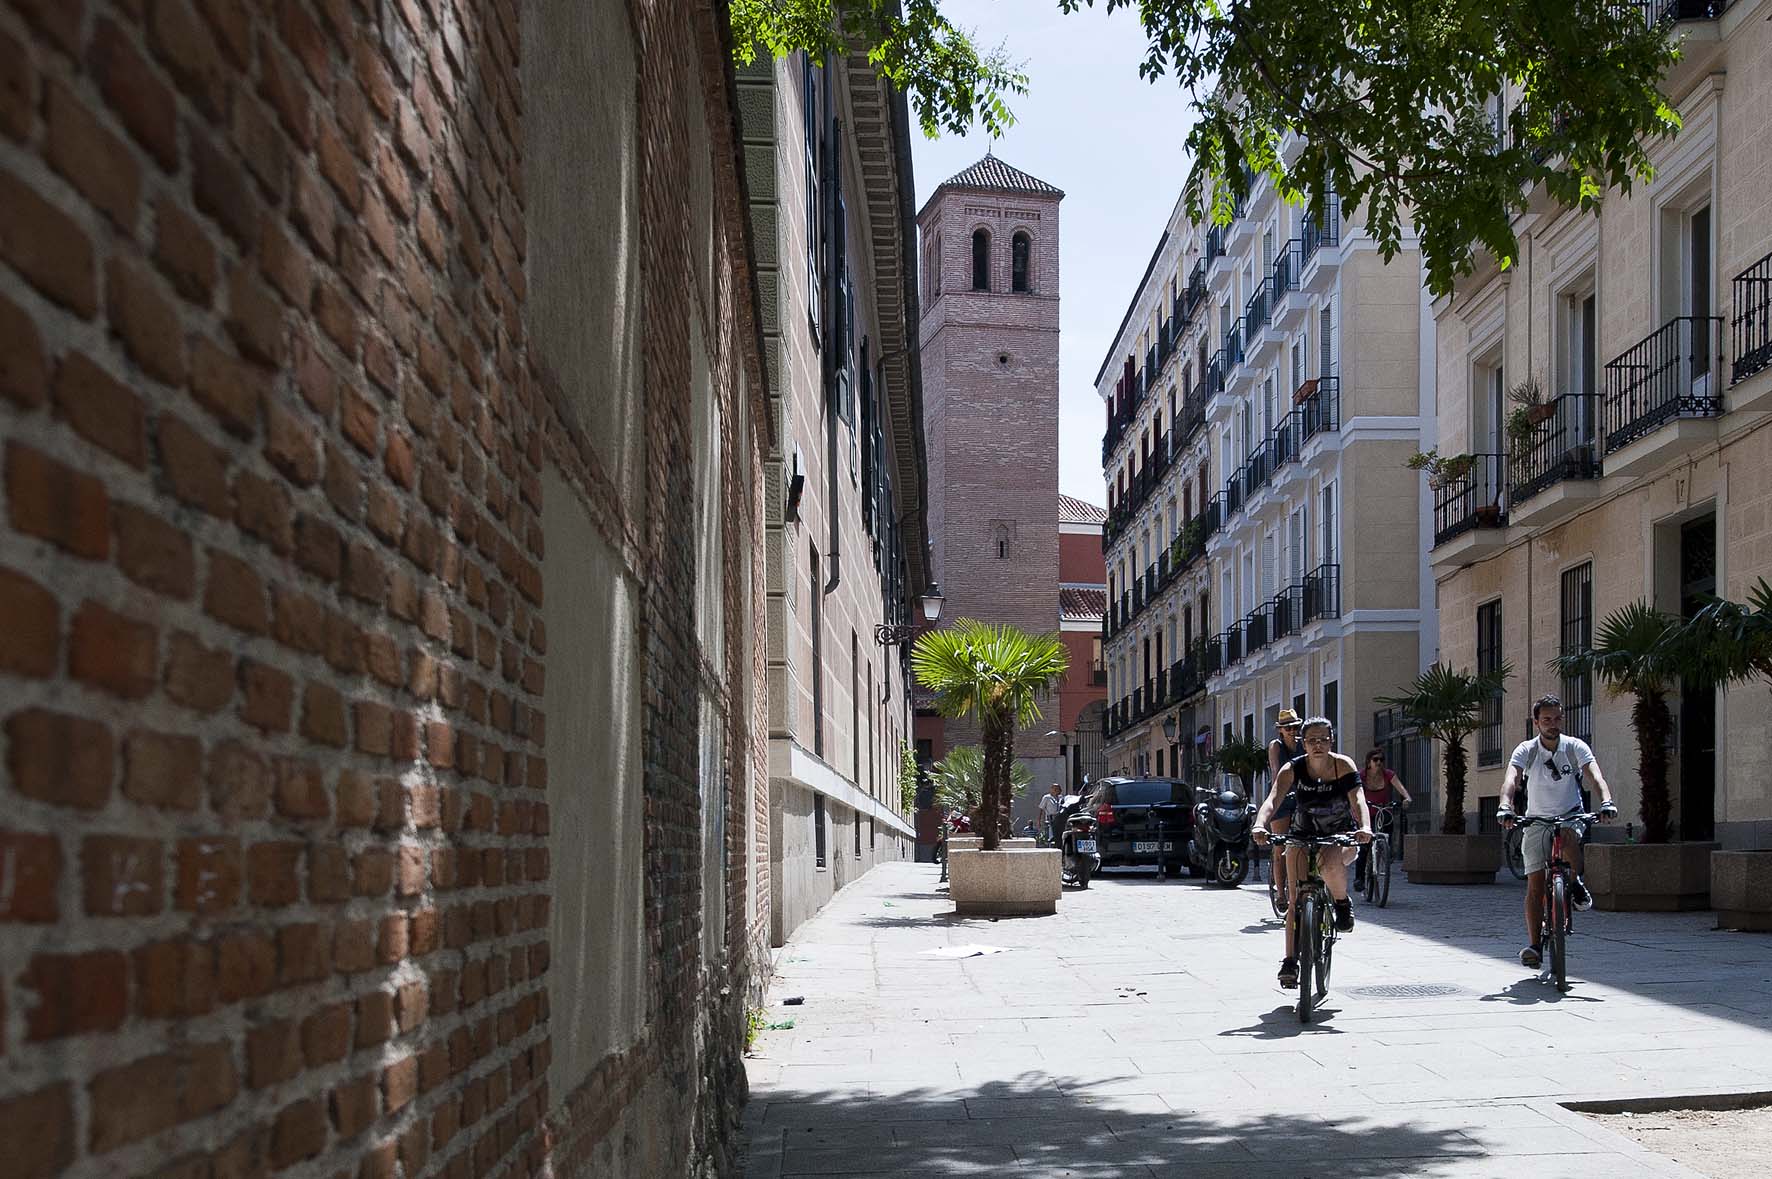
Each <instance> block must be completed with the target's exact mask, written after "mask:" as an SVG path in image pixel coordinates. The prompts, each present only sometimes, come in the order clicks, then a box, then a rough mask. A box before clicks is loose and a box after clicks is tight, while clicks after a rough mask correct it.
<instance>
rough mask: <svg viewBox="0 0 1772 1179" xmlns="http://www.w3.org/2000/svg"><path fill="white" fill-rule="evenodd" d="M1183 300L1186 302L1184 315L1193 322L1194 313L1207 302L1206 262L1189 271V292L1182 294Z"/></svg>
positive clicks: (1196, 264) (1197, 263) (1196, 263)
mask: <svg viewBox="0 0 1772 1179" xmlns="http://www.w3.org/2000/svg"><path fill="white" fill-rule="evenodd" d="M1182 298H1183V300H1184V302H1183V304H1182V305H1183V307H1184V308H1185V312H1184V314H1185V315H1186V317H1187V318H1188V320H1189V321H1192V320H1193V318H1194V312H1195V311H1197V310H1199V307H1200V304H1201V303H1204V302H1205V301H1206V263H1205V261H1204V260H1201V261H1198V262H1195V263H1194V268H1193V269H1192V270H1190V271H1188V276H1187V290H1185V291H1183V292H1182Z"/></svg>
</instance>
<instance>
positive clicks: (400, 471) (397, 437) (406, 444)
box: [382, 430, 413, 491]
mask: <svg viewBox="0 0 1772 1179" xmlns="http://www.w3.org/2000/svg"><path fill="white" fill-rule="evenodd" d="M382 465H383V466H384V467H385V469H386V470H387V472H388V478H390V479H392V480H393V481H394V482H395V483H398V484H399V485H400V486H401V487H404V488H406V489H407V490H408V491H410V490H412V485H413V456H412V440H411V439H410V438H408V437H407V436H406V435H405V434H403V433H401V432H400V431H398V430H390V431H388V437H387V448H386V449H385V450H384V451H383V452H382Z"/></svg>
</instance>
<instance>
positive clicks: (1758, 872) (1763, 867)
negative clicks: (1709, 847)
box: [1710, 851, 1772, 933]
mask: <svg viewBox="0 0 1772 1179" xmlns="http://www.w3.org/2000/svg"><path fill="white" fill-rule="evenodd" d="M1710 903H1711V908H1713V909H1715V910H1716V911H1717V928H1718V929H1752V930H1758V931H1759V932H1761V933H1768V932H1772V851H1715V852H1712V853H1711V854H1710Z"/></svg>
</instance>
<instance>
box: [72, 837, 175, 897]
mask: <svg viewBox="0 0 1772 1179" xmlns="http://www.w3.org/2000/svg"><path fill="white" fill-rule="evenodd" d="M164 858H165V850H164V849H163V848H162V847H161V845H160V841H159V840H156V839H131V838H129V837H127V836H122V835H88V836H87V837H86V838H85V839H83V840H82V841H81V843H80V866H81V873H82V877H83V884H84V892H85V903H86V912H87V914H88V915H90V916H93V917H143V916H147V915H149V914H152V913H158V912H160V911H161V910H162V909H163V908H165V907H166V866H165V864H164V863H163V860H164Z"/></svg>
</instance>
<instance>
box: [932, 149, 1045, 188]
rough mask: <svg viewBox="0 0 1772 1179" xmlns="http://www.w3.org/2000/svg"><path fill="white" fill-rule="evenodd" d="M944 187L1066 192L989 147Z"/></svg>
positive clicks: (945, 183) (952, 177) (946, 182)
mask: <svg viewBox="0 0 1772 1179" xmlns="http://www.w3.org/2000/svg"><path fill="white" fill-rule="evenodd" d="M942 187H943V188H950V187H952V188H993V189H1003V190H1006V191H1009V192H1038V193H1044V194H1045V195H1047V196H1060V197H1061V196H1063V195H1064V193H1063V192H1062V191H1060V190H1059V189H1057V188H1054V187H1053V186H1052V185H1050V184H1047V183H1046V182H1045V181H1044V180H1041V179H1039V178H1038V177H1034V176H1029V175H1028V174H1027V173H1026V172H1023V171H1022V170H1021V169H1020V168H1012V167H1010V166H1009V165H1008V164H1005V163H1004V162H1003V161H1002V160H999V159H998V158H997V157H996V156H994V155H992V154H991V153H990V151H989V150H988V149H987V150H986V151H985V153H984V159H982V160H980V161H978V163H976V164H974V165H972V166H971V167H970V168H967V169H966V170H964V171H962V172H956V173H954V174H953V175H952V176H949V177H948V178H947V180H946V181H945V182H944V183H943V184H942Z"/></svg>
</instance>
